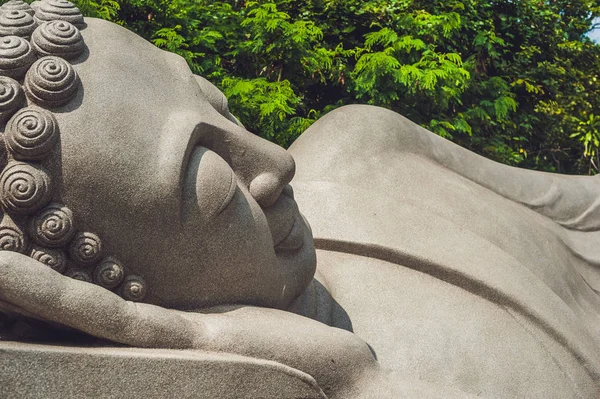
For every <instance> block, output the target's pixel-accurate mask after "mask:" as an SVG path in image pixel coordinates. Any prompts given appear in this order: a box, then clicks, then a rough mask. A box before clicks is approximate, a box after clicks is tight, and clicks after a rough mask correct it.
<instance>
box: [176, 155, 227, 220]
mask: <svg viewBox="0 0 600 399" xmlns="http://www.w3.org/2000/svg"><path fill="white" fill-rule="evenodd" d="M235 189H236V180H235V175H234V173H233V170H231V168H230V167H229V165H228V164H227V163H226V162H225V161H224V160H223V159H222V158H221V157H220V156H218V155H217V154H216V153H214V152H212V151H210V150H208V149H206V148H204V147H196V148H194V150H193V151H192V154H191V155H190V160H189V163H188V168H187V172H186V175H185V178H184V182H183V218H184V221H191V222H193V221H199V222H201V223H202V224H206V223H208V222H210V221H211V220H212V219H214V218H215V217H216V216H217V215H218V214H219V213H220V212H222V211H223V208H224V207H225V206H226V205H227V203H228V202H229V201H231V199H232V197H233V194H234V193H235Z"/></svg>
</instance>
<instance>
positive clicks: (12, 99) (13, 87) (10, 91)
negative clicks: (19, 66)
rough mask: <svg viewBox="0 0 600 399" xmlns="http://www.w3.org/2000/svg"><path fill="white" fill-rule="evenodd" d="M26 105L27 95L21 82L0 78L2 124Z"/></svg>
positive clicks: (0, 117) (0, 118)
mask: <svg viewBox="0 0 600 399" xmlns="http://www.w3.org/2000/svg"><path fill="white" fill-rule="evenodd" d="M24 105H25V93H24V92H23V88H22V87H21V85H20V84H19V82H17V81H16V80H14V79H11V78H9V77H6V76H0V123H4V122H6V121H7V120H8V119H9V118H10V117H11V116H12V115H13V114H14V113H15V112H16V111H17V110H18V109H19V108H21V107H22V106H24Z"/></svg>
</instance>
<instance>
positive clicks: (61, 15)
mask: <svg viewBox="0 0 600 399" xmlns="http://www.w3.org/2000/svg"><path fill="white" fill-rule="evenodd" d="M33 8H34V10H35V15H34V18H35V20H36V22H37V23H38V24H40V25H41V24H43V23H44V22H48V21H67V22H70V23H72V24H73V25H75V26H78V27H82V26H83V25H84V21H83V15H82V14H81V11H79V8H77V7H75V5H73V3H71V2H69V1H65V0H44V1H40V2H36V3H35V5H34V6H33Z"/></svg>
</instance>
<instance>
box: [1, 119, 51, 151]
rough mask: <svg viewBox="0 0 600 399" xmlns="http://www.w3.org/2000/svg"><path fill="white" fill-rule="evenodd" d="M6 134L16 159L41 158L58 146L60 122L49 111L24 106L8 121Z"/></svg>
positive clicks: (8, 144)
mask: <svg viewBox="0 0 600 399" xmlns="http://www.w3.org/2000/svg"><path fill="white" fill-rule="evenodd" d="M5 136H6V144H7V146H8V148H9V149H10V151H11V153H12V154H13V156H14V157H15V159H19V160H41V159H44V158H46V157H47V156H48V155H50V153H51V152H52V150H53V149H54V147H55V146H56V142H57V141H58V136H59V131H58V124H57V122H56V118H55V117H54V115H52V113H50V112H48V111H45V110H42V109H35V108H23V109H21V110H19V111H18V112H17V113H16V114H15V115H14V116H13V117H12V118H11V119H10V120H9V121H8V124H7V126H6V133H5Z"/></svg>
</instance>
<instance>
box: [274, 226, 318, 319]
mask: <svg viewBox="0 0 600 399" xmlns="http://www.w3.org/2000/svg"><path fill="white" fill-rule="evenodd" d="M299 222H300V223H301V225H302V237H303V239H302V245H301V246H300V247H299V248H297V249H295V250H292V251H277V258H278V260H279V264H280V266H281V268H282V269H283V273H284V276H285V281H286V284H284V285H283V288H282V292H281V297H280V300H279V306H278V307H279V308H282V309H284V308H288V307H289V306H290V305H291V304H292V302H293V301H294V300H295V299H296V298H298V297H299V296H300V295H302V294H303V293H304V291H305V290H306V289H307V288H308V286H309V285H310V283H311V281H312V280H313V277H314V275H315V271H316V269H317V254H316V251H315V246H314V242H313V237H312V231H311V229H310V225H309V224H308V222H307V221H306V219H305V218H304V216H301V217H300V218H299Z"/></svg>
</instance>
